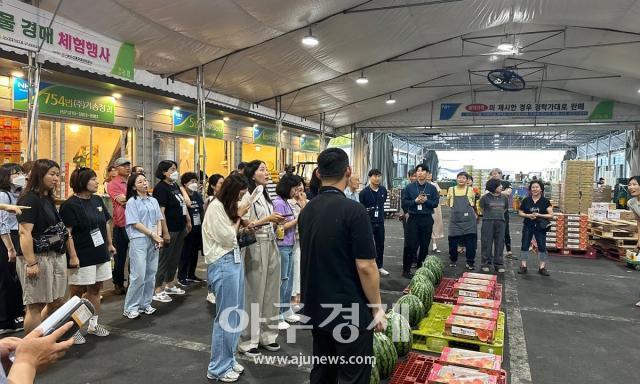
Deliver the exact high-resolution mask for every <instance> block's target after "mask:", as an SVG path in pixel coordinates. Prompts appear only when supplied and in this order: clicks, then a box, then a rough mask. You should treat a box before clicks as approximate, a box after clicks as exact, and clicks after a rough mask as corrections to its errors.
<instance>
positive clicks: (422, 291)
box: [409, 275, 435, 313]
mask: <svg viewBox="0 0 640 384" xmlns="http://www.w3.org/2000/svg"><path fill="white" fill-rule="evenodd" d="M416 276H421V275H416ZM414 279H415V277H414ZM411 283H412V284H410V285H409V292H410V293H411V294H412V295H415V296H417V297H418V299H420V301H421V302H422V305H424V310H425V313H429V310H430V309H431V304H433V295H434V293H435V288H434V287H433V284H432V283H431V281H430V280H428V279H426V278H423V279H419V280H417V282H416V283H414V280H411Z"/></svg>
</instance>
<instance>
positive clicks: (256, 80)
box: [40, 0, 640, 127]
mask: <svg viewBox="0 0 640 384" xmlns="http://www.w3.org/2000/svg"><path fill="white" fill-rule="evenodd" d="M58 1H59V0H41V1H40V6H41V7H42V8H45V9H47V10H49V11H53V10H54V9H55V8H56V6H57V4H58ZM59 14H60V15H62V16H64V17H66V18H68V19H71V20H73V21H75V22H77V23H79V24H81V25H84V26H86V27H88V28H91V29H93V30H95V31H96V32H99V33H102V34H105V35H107V36H110V37H112V38H115V39H118V40H122V41H128V42H132V43H134V44H135V45H136V50H137V58H136V67H137V68H140V69H145V70H148V71H151V72H153V73H156V74H162V75H165V76H173V77H174V78H175V79H177V80H180V81H185V82H188V83H194V82H195V71H194V70H193V68H194V67H196V66H198V65H204V68H205V76H206V81H205V82H206V84H207V87H210V88H212V89H213V90H215V91H216V92H220V93H223V94H228V95H230V96H234V97H238V98H241V99H244V100H247V101H250V102H260V103H262V104H264V105H266V106H269V107H274V106H275V97H276V96H282V106H283V109H284V111H285V112H287V113H289V114H294V115H298V116H303V117H309V118H310V119H313V120H319V118H320V114H321V113H326V115H325V116H326V122H327V124H329V125H332V126H335V127H342V126H348V125H351V124H356V123H360V122H363V121H366V120H370V121H371V120H373V121H375V120H376V119H378V118H379V117H380V116H384V115H387V114H396V115H398V113H399V112H401V111H405V110H407V109H411V108H415V107H418V106H421V105H425V104H428V103H430V102H432V101H434V100H439V99H442V98H445V97H447V96H450V95H453V94H459V95H468V97H469V98H468V101H469V100H471V99H472V97H473V95H474V93H475V94H478V93H479V92H480V93H482V92H492V91H495V88H493V87H492V86H491V85H489V84H488V83H487V81H486V72H487V70H490V69H494V68H501V67H503V66H515V65H518V66H519V69H518V71H519V73H520V74H521V75H523V76H524V78H525V80H526V81H527V83H528V86H529V87H533V88H535V89H536V90H537V92H546V90H547V89H554V90H561V91H563V92H565V91H566V92H571V93H577V94H581V95H587V96H593V97H596V98H602V99H612V100H616V101H619V102H624V103H629V104H638V100H639V99H640V95H638V92H637V90H638V88H640V66H638V62H640V49H639V47H640V23H638V22H637V21H638V19H639V18H640V1H638V0H608V1H601V0H553V1H549V0H435V1H434V0H431V1H428V0H387V1H383V0H372V1H364V0H259V1H258V0H216V1H212V0H183V1H174V0H101V1H96V2H91V6H87V2H86V1H83V0H63V2H62V5H61V7H60V10H59ZM309 26H311V27H312V30H313V35H314V36H316V37H317V38H318V39H319V40H320V44H319V45H318V46H317V47H314V48H308V47H305V46H303V45H302V44H301V43H300V40H301V38H302V37H303V36H304V35H305V34H306V33H307V32H308V27H309ZM503 40H509V41H515V42H516V43H517V45H518V46H520V47H521V49H520V54H519V55H517V56H503V57H500V58H499V60H497V61H493V62H492V61H490V60H489V55H488V54H489V53H490V52H492V51H494V50H495V47H496V46H497V45H498V44H500V43H501V42H502V41H503ZM361 71H364V74H365V75H366V76H367V78H368V79H369V80H370V81H369V83H368V84H367V85H365V86H362V85H358V84H356V83H355V79H356V78H357V77H359V76H360V74H361ZM390 94H393V96H394V98H395V99H396V100H397V102H396V103H395V104H393V105H387V104H385V103H384V100H385V99H387V98H388V97H389V95H390ZM469 102H470V101H469ZM639 115H640V114H639ZM639 117H640V116H639ZM399 118H400V119H402V117H401V116H400V117H399ZM423 123H424V122H423ZM422 125H425V124H422Z"/></svg>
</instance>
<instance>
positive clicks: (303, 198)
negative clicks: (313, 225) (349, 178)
mask: <svg viewBox="0 0 640 384" xmlns="http://www.w3.org/2000/svg"><path fill="white" fill-rule="evenodd" d="M295 177H296V178H297V180H298V186H297V187H296V189H295V193H294V195H293V197H292V198H290V199H289V200H288V202H289V206H290V207H291V209H292V210H293V215H294V217H295V218H296V220H298V217H300V212H301V211H302V209H303V208H304V207H306V206H307V203H308V202H309V200H307V194H306V193H305V192H304V190H305V188H304V179H303V178H302V177H300V176H297V175H296V176H295ZM356 195H357V194H356ZM299 304H300V237H299V236H298V226H297V225H296V240H295V243H294V244H293V277H292V283H291V310H290V311H289V313H288V315H287V314H285V320H286V321H288V322H290V323H295V322H298V321H300V316H299V315H297V314H296V313H295V312H297V311H298V305H299Z"/></svg>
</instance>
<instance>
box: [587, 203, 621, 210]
mask: <svg viewBox="0 0 640 384" xmlns="http://www.w3.org/2000/svg"><path fill="white" fill-rule="evenodd" d="M591 208H593V209H596V210H604V211H610V210H613V209H616V204H615V203H591Z"/></svg>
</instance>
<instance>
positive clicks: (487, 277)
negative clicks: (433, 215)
mask: <svg viewBox="0 0 640 384" xmlns="http://www.w3.org/2000/svg"><path fill="white" fill-rule="evenodd" d="M462 277H463V278H469V279H480V280H491V281H493V282H494V283H495V282H497V281H498V276H496V275H489V274H484V273H475V272H465V273H463V274H462Z"/></svg>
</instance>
